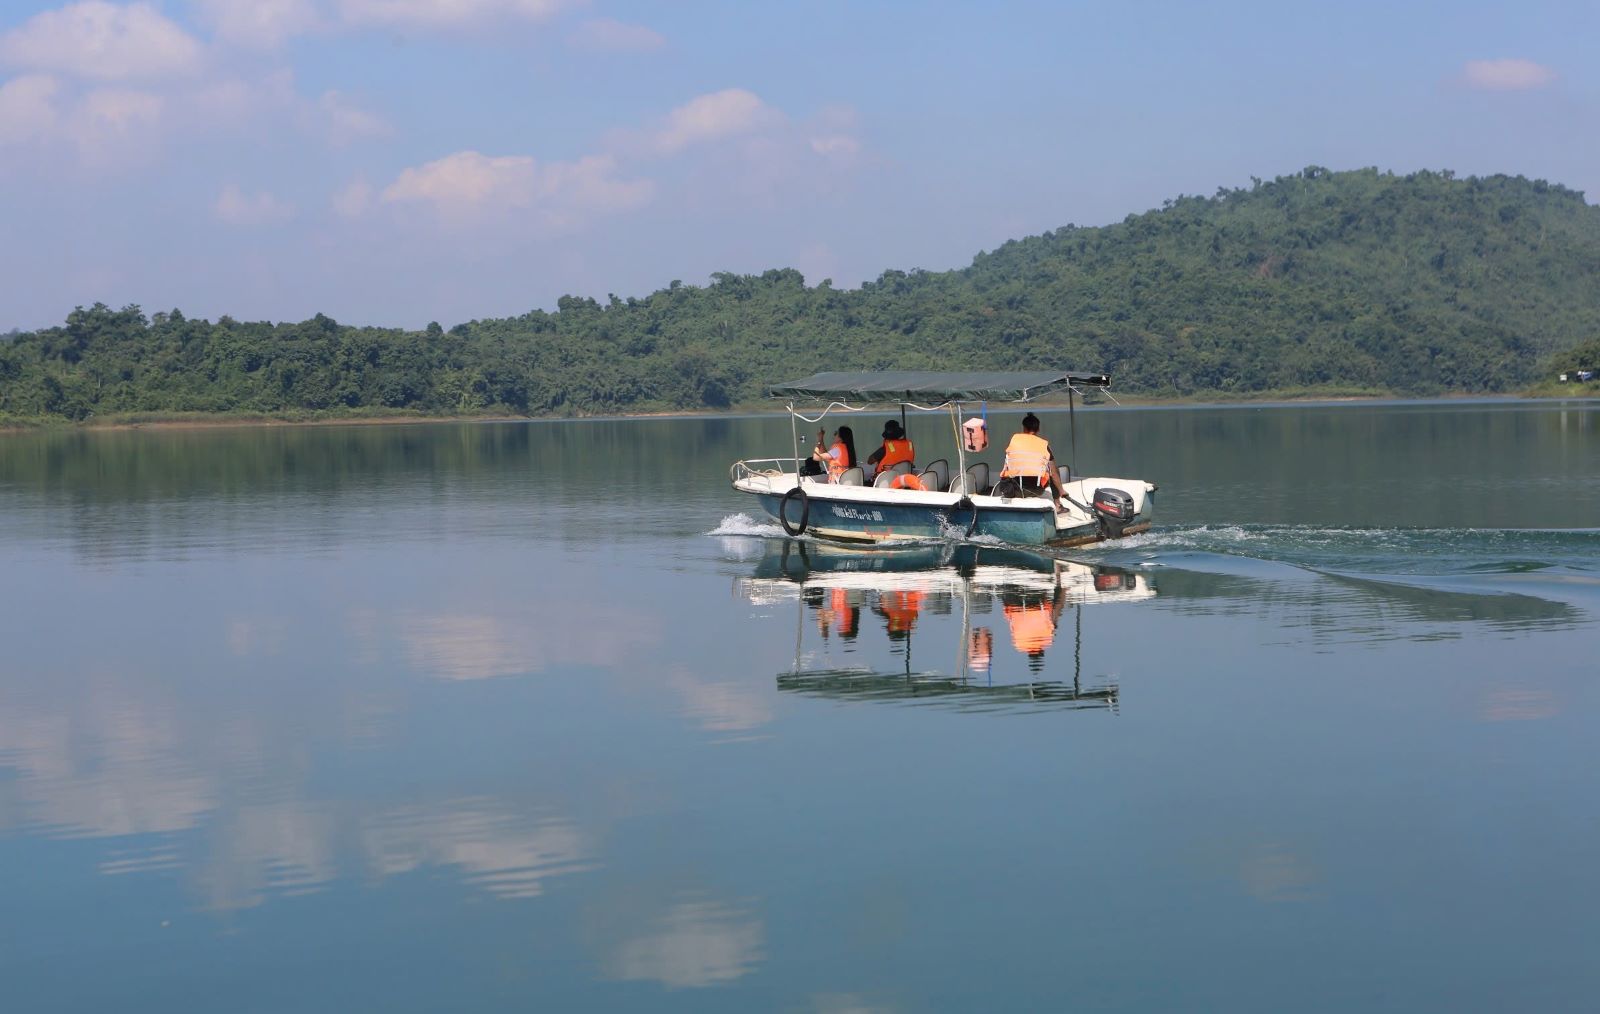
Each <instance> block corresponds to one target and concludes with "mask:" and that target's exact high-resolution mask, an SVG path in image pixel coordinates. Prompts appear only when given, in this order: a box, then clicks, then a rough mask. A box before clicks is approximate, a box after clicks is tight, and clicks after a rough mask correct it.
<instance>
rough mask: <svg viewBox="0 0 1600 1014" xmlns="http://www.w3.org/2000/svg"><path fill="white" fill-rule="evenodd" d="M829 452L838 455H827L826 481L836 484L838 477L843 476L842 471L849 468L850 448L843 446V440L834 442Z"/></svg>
mask: <svg viewBox="0 0 1600 1014" xmlns="http://www.w3.org/2000/svg"><path fill="white" fill-rule="evenodd" d="M829 450H832V451H838V452H839V453H838V455H837V456H835V455H832V454H830V455H828V481H829V482H838V481H839V476H841V475H843V474H844V470H845V469H847V468H849V467H850V448H848V447H846V446H845V445H844V441H843V440H835V441H834V442H833V446H832V447H830V448H829Z"/></svg>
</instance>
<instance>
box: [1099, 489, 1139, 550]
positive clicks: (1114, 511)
mask: <svg viewBox="0 0 1600 1014" xmlns="http://www.w3.org/2000/svg"><path fill="white" fill-rule="evenodd" d="M1090 502H1091V504H1092V505H1093V507H1094V513H1095V517H1096V518H1098V519H1099V521H1100V533H1101V534H1102V535H1104V536H1105V537H1106V538H1108V539H1119V538H1121V537H1122V530H1123V529H1124V528H1126V527H1128V525H1129V524H1130V523H1131V522H1132V521H1133V514H1134V510H1133V495H1132V494H1130V493H1128V492H1126V491H1125V490H1120V489H1116V488H1114V487H1111V486H1101V487H1100V488H1099V489H1097V490H1095V491H1094V499H1093V500H1092V501H1090Z"/></svg>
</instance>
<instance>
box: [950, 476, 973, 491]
mask: <svg viewBox="0 0 1600 1014" xmlns="http://www.w3.org/2000/svg"><path fill="white" fill-rule="evenodd" d="M948 492H951V493H954V494H955V495H956V496H971V495H972V494H974V493H976V492H977V490H976V489H974V488H973V486H972V476H970V475H967V474H966V473H962V474H961V475H958V476H956V477H955V479H954V480H952V481H951V483H950V489H949V490H948Z"/></svg>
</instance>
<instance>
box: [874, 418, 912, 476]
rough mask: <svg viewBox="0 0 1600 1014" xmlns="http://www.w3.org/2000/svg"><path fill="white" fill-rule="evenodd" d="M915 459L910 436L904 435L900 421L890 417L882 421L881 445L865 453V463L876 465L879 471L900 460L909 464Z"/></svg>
mask: <svg viewBox="0 0 1600 1014" xmlns="http://www.w3.org/2000/svg"><path fill="white" fill-rule="evenodd" d="M915 460H916V450H915V449H914V448H913V447H912V446H911V438H910V437H908V436H906V431H905V430H904V429H903V428H902V427H901V425H900V421H899V420H898V419H890V420H889V421H888V422H886V423H884V424H883V446H881V447H879V448H878V449H877V450H875V451H873V452H872V453H871V454H869V455H867V464H869V465H876V466H878V471H879V472H887V471H888V470H889V469H891V468H893V467H894V466H896V465H898V464H899V463H900V462H902V461H904V462H906V463H907V464H910V463H911V462H913V461H915Z"/></svg>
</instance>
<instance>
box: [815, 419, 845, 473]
mask: <svg viewBox="0 0 1600 1014" xmlns="http://www.w3.org/2000/svg"><path fill="white" fill-rule="evenodd" d="M822 438H823V431H822V430H817V446H816V447H815V448H814V449H813V450H812V451H811V460H812V461H819V462H821V463H822V464H823V465H826V466H827V468H828V481H829V482H838V481H839V476H841V475H843V474H844V471H845V469H847V468H849V467H850V466H851V465H854V464H855V463H856V435H855V433H853V432H852V431H851V429H850V427H848V426H840V427H839V428H838V429H837V430H834V432H833V446H831V447H828V448H826V449H824V448H823V446H822Z"/></svg>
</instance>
